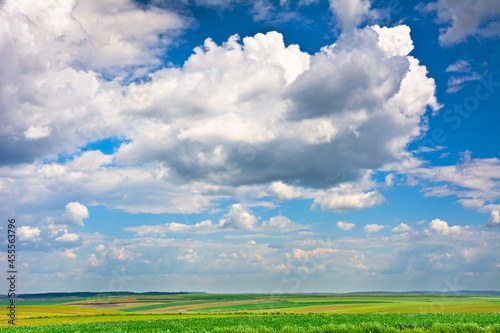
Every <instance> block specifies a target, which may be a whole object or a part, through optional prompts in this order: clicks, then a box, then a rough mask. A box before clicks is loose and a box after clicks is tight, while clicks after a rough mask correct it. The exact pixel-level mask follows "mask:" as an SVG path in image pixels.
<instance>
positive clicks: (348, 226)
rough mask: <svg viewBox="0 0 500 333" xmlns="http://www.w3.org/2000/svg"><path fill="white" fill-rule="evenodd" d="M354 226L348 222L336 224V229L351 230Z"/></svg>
mask: <svg viewBox="0 0 500 333" xmlns="http://www.w3.org/2000/svg"><path fill="white" fill-rule="evenodd" d="M355 226H356V225H355V224H354V223H349V222H344V221H339V222H337V227H338V228H339V229H341V230H351V229H352V228H354V227H355Z"/></svg>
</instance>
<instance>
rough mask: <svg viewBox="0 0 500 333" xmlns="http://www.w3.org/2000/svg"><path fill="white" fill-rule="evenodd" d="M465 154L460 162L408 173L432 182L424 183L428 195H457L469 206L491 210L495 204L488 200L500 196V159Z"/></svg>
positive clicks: (417, 169) (463, 203) (418, 169)
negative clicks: (427, 184)
mask: <svg viewBox="0 0 500 333" xmlns="http://www.w3.org/2000/svg"><path fill="white" fill-rule="evenodd" d="M462 156H463V158H462V159H461V160H459V163H457V164H456V165H447V166H434V167H427V168H414V169H409V170H406V173H408V174H410V175H413V176H416V177H418V178H420V179H423V180H426V181H430V182H431V184H429V186H427V187H424V192H425V195H426V196H457V197H459V198H460V200H458V202H460V203H461V204H462V205H464V206H465V207H473V208H476V209H478V210H479V211H487V212H490V211H491V210H492V209H494V207H495V205H492V204H488V202H494V201H496V200H498V199H500V190H499V189H500V159H498V158H484V159H473V158H470V156H469V155H467V154H466V153H463V154H462ZM432 183H435V184H439V183H441V185H433V184H432ZM443 183H444V184H445V185H442V184H443Z"/></svg>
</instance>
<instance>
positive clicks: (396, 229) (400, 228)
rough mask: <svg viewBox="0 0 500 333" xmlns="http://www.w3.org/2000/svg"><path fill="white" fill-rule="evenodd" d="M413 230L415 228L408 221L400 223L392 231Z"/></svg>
mask: <svg viewBox="0 0 500 333" xmlns="http://www.w3.org/2000/svg"><path fill="white" fill-rule="evenodd" d="M412 230H413V228H412V227H410V226H409V225H408V224H406V223H400V224H399V225H398V226H397V227H394V228H392V232H407V231H412Z"/></svg>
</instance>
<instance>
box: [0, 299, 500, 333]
mask: <svg viewBox="0 0 500 333" xmlns="http://www.w3.org/2000/svg"><path fill="white" fill-rule="evenodd" d="M2 305H6V304H2ZM16 310H17V311H16V316H17V317H16V327H15V328H14V327H7V326H9V325H8V323H7V316H4V318H2V319H1V321H0V326H1V327H3V328H0V332H3V331H5V330H8V331H14V332H400V331H403V332H500V297H485V296H481V297H479V296H477V297H475V296H428V295H417V296H409V295H405V296H401V295H394V296H392V295H389V296H388V295H380V296H378V295H370V296H365V295H363V296H352V295H328V296H315V295H314V296H313V295H253V294H250V295H248V294H245V295H221V294H217V295H214V294H182V295H159V296H144V295H140V296H107V297H86V298H83V297H82V298H78V297H75V298H60V299H57V298H52V299H26V300H23V299H21V300H19V301H18V306H17V308H16Z"/></svg>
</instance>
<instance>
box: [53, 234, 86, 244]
mask: <svg viewBox="0 0 500 333" xmlns="http://www.w3.org/2000/svg"><path fill="white" fill-rule="evenodd" d="M79 240H80V236H78V235H77V234H71V233H65V234H63V235H62V236H59V237H57V238H56V239H55V241H57V242H77V241H79Z"/></svg>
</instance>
